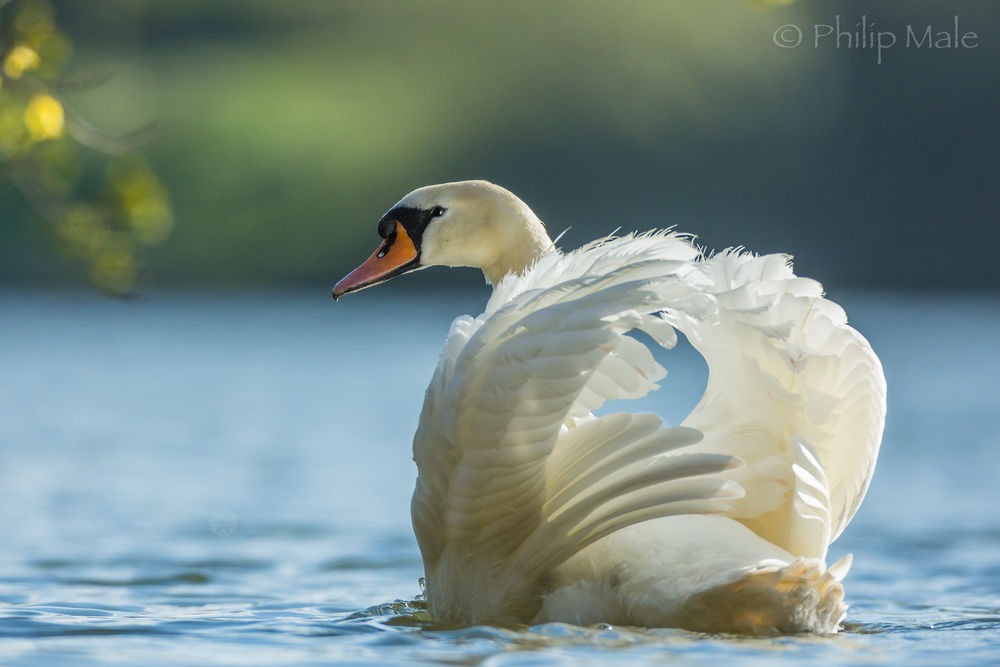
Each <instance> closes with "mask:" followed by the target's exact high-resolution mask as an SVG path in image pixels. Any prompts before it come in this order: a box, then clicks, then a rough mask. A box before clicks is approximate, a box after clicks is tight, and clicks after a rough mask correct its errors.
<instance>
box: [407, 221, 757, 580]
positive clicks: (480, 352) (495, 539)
mask: <svg viewBox="0 0 1000 667" xmlns="http://www.w3.org/2000/svg"><path fill="white" fill-rule="evenodd" d="M696 256H697V251H696V250H695V249H694V248H692V247H691V245H690V244H689V243H687V242H686V241H685V240H683V239H681V238H680V237H677V236H673V235H665V234H661V235H658V236H656V237H652V236H650V237H640V238H623V239H615V240H610V241H606V242H604V243H602V244H593V245H591V246H588V247H587V248H584V249H581V250H580V251H576V252H574V253H571V254H569V255H560V254H558V253H553V254H551V255H548V256H546V257H544V258H542V259H541V260H540V261H539V262H538V263H537V264H536V265H535V266H534V267H533V269H532V270H531V271H530V272H529V273H528V274H527V275H526V276H524V277H509V278H507V279H505V280H504V281H503V282H502V283H501V284H500V285H499V286H498V288H497V290H496V292H495V293H494V296H493V298H492V299H491V300H490V303H489V304H488V305H487V308H486V312H485V313H484V314H483V315H481V316H480V317H478V318H476V319H471V318H467V317H466V318H459V319H458V320H456V321H455V322H454V324H453V325H452V329H451V332H450V333H449V336H448V340H447V343H446V345H445V350H444V352H443V354H442V356H441V360H440V362H439V365H438V368H437V371H436V372H435V375H434V378H433V380H432V382H431V384H430V386H429V387H428V390H427V394H426V397H425V402H424V408H423V412H422V414H421V418H420V425H419V427H418V430H417V434H416V436H415V438H414V459H415V461H416V462H417V466H418V470H419V475H418V480H417V487H416V490H415V492H414V496H413V503H412V513H413V522H414V528H415V531H416V534H417V539H418V542H419V544H420V548H421V552H422V554H423V557H424V562H425V565H427V566H428V567H429V569H431V568H433V567H434V566H435V564H436V563H437V562H438V561H439V559H441V558H442V557H443V556H445V555H447V554H452V557H455V558H464V559H467V560H479V561H488V562H489V563H492V565H489V567H490V568H492V569H491V573H492V574H493V575H499V574H501V573H500V572H498V571H497V570H498V568H504V569H507V570H508V571H516V574H517V576H519V577H522V578H528V579H531V578H537V577H540V576H542V575H544V574H545V573H546V572H547V571H548V570H549V569H551V567H553V566H555V565H558V564H559V562H561V561H562V560H564V559H565V558H567V557H569V556H570V555H572V554H573V553H574V552H575V551H576V550H577V549H579V548H582V547H583V546H586V545H587V544H590V543H591V542H593V541H594V540H596V539H599V538H600V537H601V536H603V535H605V534H608V533H609V532H613V531H614V530H617V529H618V528H621V527H623V526H626V525H629V524H631V523H635V522H637V521H641V520H644V519H647V518H651V517H655V516H665V515H669V514H677V513H697V512H708V511H723V510H725V509H727V508H728V507H729V506H730V504H731V502H732V500H733V499H734V498H737V497H739V496H740V495H742V490H741V489H740V488H739V486H738V484H736V483H733V482H732V481H727V480H725V479H723V478H721V477H720V476H719V475H718V474H717V473H720V472H723V471H727V470H730V469H732V468H733V467H734V466H736V465H738V461H737V460H735V459H734V458H733V457H731V456H728V455H719V454H711V453H684V452H683V451H680V450H683V449H685V448H689V447H690V446H691V445H693V444H694V443H696V442H697V441H698V440H700V438H701V434H700V433H699V432H698V431H696V430H694V429H690V428H673V429H670V428H663V427H661V424H660V421H659V419H658V418H656V417H654V416H652V415H627V414H617V415H608V416H605V417H603V418H601V419H595V418H593V417H592V415H591V411H592V410H594V409H596V408H597V407H599V406H600V405H601V404H603V403H604V402H605V401H607V400H613V399H616V398H629V397H638V396H642V395H644V394H645V393H647V392H648V391H649V390H651V389H653V388H655V386H656V385H655V384H654V383H655V382H656V381H657V380H658V379H660V378H662V377H663V376H664V375H665V374H666V371H664V369H663V368H662V367H661V366H660V365H659V364H658V363H656V361H655V360H654V359H653V357H652V355H651V354H650V352H649V350H648V349H647V348H646V347H645V345H643V344H641V343H639V342H638V341H637V340H635V339H634V338H631V337H629V336H626V335H625V334H626V333H627V332H628V331H630V330H632V329H641V330H644V331H646V332H647V333H649V335H651V336H652V337H654V338H656V339H657V340H659V341H661V343H663V344H665V345H672V343H673V341H674V340H675V338H674V332H673V330H672V328H671V327H670V326H669V325H668V324H666V323H665V322H664V321H663V320H662V319H661V318H660V317H659V316H658V315H657V313H658V312H659V311H660V310H661V309H662V307H663V302H664V299H666V298H669V299H670V300H672V301H674V302H676V303H683V304H685V305H686V307H687V309H688V310H690V311H691V312H695V311H698V310H699V309H700V308H703V307H704V306H705V304H704V303H703V298H702V295H700V294H699V293H698V291H697V290H692V289H691V287H690V285H689V284H688V282H687V281H686V280H685V276H686V274H687V273H689V272H690V271H691V270H692V268H691V267H692V263H691V262H692V260H693V259H694V258H695V257H696ZM470 567H471V566H470Z"/></svg>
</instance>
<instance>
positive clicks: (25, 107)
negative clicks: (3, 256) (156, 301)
mask: <svg viewBox="0 0 1000 667" xmlns="http://www.w3.org/2000/svg"><path fill="white" fill-rule="evenodd" d="M71 51H72V43H71V42H70V40H69V38H68V37H67V36H66V35H65V34H64V33H62V32H61V31H60V30H59V29H58V27H57V26H56V23H55V15H54V11H53V9H52V6H51V5H50V4H49V3H48V2H47V1H46V0H13V1H11V0H0V63H2V65H0V178H2V179H3V180H4V181H5V182H6V183H7V184H8V185H9V186H10V187H12V188H14V189H15V190H16V191H18V192H19V193H20V194H21V195H22V197H23V199H24V200H25V202H27V204H28V205H29V207H30V208H31V209H32V211H33V213H34V215H33V216H31V217H34V218H35V219H38V220H40V221H41V222H42V223H43V224H45V225H46V227H47V232H48V236H49V237H50V239H51V241H52V243H53V246H54V248H55V249H56V251H58V252H59V253H61V254H63V255H65V256H68V257H70V258H72V259H74V260H75V261H78V262H80V263H82V264H83V265H84V266H85V267H86V271H87V275H88V277H89V279H90V281H91V282H92V283H93V284H95V285H96V286H98V287H100V288H101V289H103V290H105V291H108V292H111V293H115V294H125V293H128V292H129V291H130V290H131V289H132V288H133V286H134V284H135V281H136V279H137V277H138V274H139V269H140V259H139V255H140V250H141V248H142V247H143V246H148V245H152V244H155V243H158V242H160V241H162V240H163V239H165V238H166V237H167V235H168V234H169V232H170V228H171V226H172V224H173V214H172V211H171V208H170V203H169V200H168V197H167V193H166V190H165V189H164V187H163V185H162V184H161V182H160V180H159V179H158V178H157V176H156V174H155V173H154V172H153V171H152V169H151V168H150V167H149V165H148V163H147V162H146V161H145V160H144V159H143V158H142V157H141V156H140V155H139V154H138V153H136V152H135V150H136V149H137V148H138V147H139V146H140V145H142V144H144V143H146V142H148V141H149V140H150V139H152V138H153V136H154V135H155V133H156V130H157V126H156V123H150V124H148V125H146V126H143V127H141V128H138V129H137V130H134V131H132V132H129V133H128V134H126V135H124V136H112V135H110V134H108V133H106V132H103V131H101V130H100V129H98V128H97V127H95V126H94V125H92V124H91V123H89V122H88V121H87V120H86V119H84V118H82V117H81V116H80V115H79V114H77V113H76V112H74V111H73V109H72V108H71V107H69V106H68V105H67V104H66V102H65V100H64V99H63V96H64V95H65V94H68V93H72V92H78V91H81V90H87V89H90V88H93V87H95V86H99V85H100V84H102V83H103V82H105V81H106V80H107V79H108V78H109V75H108V74H107V73H101V74H98V75H84V76H80V75H77V76H73V77H67V76H64V75H63V74H62V70H63V67H64V65H65V64H66V62H67V61H68V59H69V56H70V53H71ZM83 149H90V150H92V151H96V152H98V153H99V154H102V155H104V156H106V157H105V158H104V160H103V162H104V163H105V165H104V166H105V168H104V174H103V177H102V179H101V182H100V185H99V186H98V187H97V188H96V189H95V188H91V190H92V192H85V191H84V190H85V188H84V187H83V186H82V184H81V172H82V162H83V157H84V156H83V154H82V153H83ZM26 219H27V218H26Z"/></svg>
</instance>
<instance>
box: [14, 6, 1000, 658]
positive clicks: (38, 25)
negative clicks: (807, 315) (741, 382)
mask: <svg viewBox="0 0 1000 667" xmlns="http://www.w3.org/2000/svg"><path fill="white" fill-rule="evenodd" d="M838 16H839V20H840V22H841V26H840V29H841V31H843V32H845V33H850V34H848V35H845V36H842V37H841V38H840V46H839V48H838V46H837V43H836V41H835V39H834V38H832V37H822V38H821V39H820V42H819V43H818V44H816V43H815V34H816V32H817V30H818V31H819V32H820V33H821V34H825V33H826V27H825V26H833V27H835V25H836V21H837V19H838ZM862 21H864V23H863V24H862ZM956 21H957V22H958V24H957V28H956V23H955V22H956ZM873 22H874V26H873V25H872V23H873ZM817 26H819V27H818V28H817ZM928 26H930V29H931V37H930V38H927V37H925V30H926V29H927V28H928ZM908 27H909V28H910V29H912V31H913V32H914V35H915V37H916V38H917V39H919V40H922V44H923V45H922V46H920V47H917V46H916V45H914V44H912V43H911V44H909V46H908V45H907V43H906V41H907V38H908V34H907V29H908ZM956 30H957V41H958V44H959V45H958V47H956V46H955V43H956V37H955V31H956ZM880 31H882V32H889V33H892V35H893V36H894V37H895V39H896V43H895V44H894V45H893V46H891V47H888V48H885V49H883V50H882V51H881V53H880V52H879V50H878V49H877V48H876V47H873V46H869V44H870V43H871V42H872V40H877V39H878V37H877V34H876V33H878V32H880ZM969 32H972V33H975V34H976V36H975V38H972V37H969V36H967V35H966V33H969ZM797 39H800V40H801V42H798V43H797V41H796V40H797ZM962 40H964V43H963V41H962ZM911 41H912V40H911ZM998 41H1000V4H997V3H989V2H981V1H979V0H975V1H973V0H969V1H959V2H951V3H947V4H946V3H936V2H914V1H913V0H882V1H881V2H879V3H877V4H876V3H866V2H858V1H853V0H843V1H840V2H837V3H835V4H831V3H828V2H822V1H820V0H799V1H798V2H785V1H777V0H773V1H765V0H759V1H751V0H746V1H742V0H732V1H730V2H711V3H710V2H703V1H702V0H676V1H672V2H663V1H660V0H649V1H640V0H629V1H628V2H614V3H613V2H597V1H594V2H584V1H577V0H549V1H547V2H534V1H533V0H509V1H503V2H500V1H486V2H470V1H463V0H431V1H428V2H419V3H418V2H411V3H405V2H389V1H387V0H335V1H333V0H297V1H296V2H273V1H271V0H241V1H239V2H237V1H236V0H213V2H200V1H197V0H171V1H170V2H153V1H151V0H150V1H136V0H88V1H87V2H71V1H69V0H65V1H58V2H57V1H55V0H48V1H46V0H11V1H6V2H5V1H4V0H0V380H2V381H0V638H3V639H4V640H5V641H3V642H0V662H3V663H4V664H15V663H18V662H24V663H28V664H50V663H52V662H55V663H59V662H67V663H71V664H91V663H102V662H114V661H122V660H124V661H126V662H133V663H138V662H144V663H146V664H182V663H192V664H205V663H207V662H212V663H216V662H227V661H228V662H232V663H234V664H254V663H256V664H275V663H276V662H279V661H280V662H296V661H298V662H307V663H312V662H315V661H318V660H319V661H324V660H336V659H348V660H351V661H353V662H370V663H373V664H392V663H398V664H412V662H413V661H415V660H425V661H433V660H446V661H449V662H452V663H461V664H474V663H476V662H477V661H478V660H481V659H485V658H486V657H488V656H492V657H493V658H494V661H493V662H491V663H490V664H503V661H504V660H505V659H507V658H510V659H511V660H513V661H515V662H516V659H517V656H518V654H519V653H522V654H523V652H525V651H529V652H530V651H534V650H544V651H548V653H546V655H545V656H544V658H545V659H551V658H554V657H555V658H558V657H562V658H565V659H566V660H567V661H570V662H572V663H573V664H585V662H586V660H587V659H592V660H594V661H595V662H594V664H604V662H602V659H601V657H600V655H599V652H598V653H595V651H597V650H598V649H599V648H600V649H601V650H603V649H606V648H608V647H613V648H614V647H619V646H620V645H628V646H632V647H633V649H634V650H637V651H640V652H639V653H637V654H633V656H635V655H639V656H641V655H642V654H641V650H640V649H635V646H637V645H643V646H652V648H653V650H654V652H658V653H656V656H659V657H656V656H653V657H656V659H660V658H662V652H663V651H672V652H677V653H681V654H683V656H686V657H687V658H689V659H691V660H693V661H709V662H719V661H725V660H729V659H731V658H733V657H735V656H737V655H738V656H739V659H740V660H741V662H746V661H747V660H752V659H754V658H756V659H758V660H759V661H760V663H761V664H773V662H772V661H773V660H774V659H776V656H777V655H778V654H777V653H775V652H774V651H773V649H775V646H777V645H770V644H766V643H762V644H755V643H752V642H742V643H739V644H738V645H734V644H732V643H728V642H727V641H726V640H724V639H716V640H712V641H708V640H704V639H703V638H695V639H697V641H695V639H692V638H691V637H689V636H687V635H685V634H683V633H674V634H669V633H668V634H666V635H663V634H657V635H641V636H639V635H636V636H633V635H628V634H615V633H614V632H611V633H610V634H609V633H608V632H604V631H601V632H598V631H597V630H595V631H594V633H597V634H594V633H591V634H587V632H589V631H587V632H584V631H583V630H580V631H579V633H582V634H573V633H574V632H577V631H575V630H574V631H572V632H571V631H566V630H559V629H558V628H557V629H555V630H552V629H548V630H546V629H545V628H542V629H535V630H532V631H531V632H527V633H521V632H514V631H510V632H507V631H505V630H504V631H501V630H499V629H495V630H470V631H468V632H465V631H456V632H454V633H451V634H449V633H448V632H439V633H435V632H434V631H420V630H419V627H414V626H415V625H416V626H419V608H420V602H419V600H417V599H416V596H417V595H418V593H419V588H418V585H417V579H418V577H420V576H421V575H422V571H421V570H422V568H421V563H420V558H419V554H418V553H417V549H416V545H415V543H414V540H413V537H412V533H411V529H410V525H409V513H408V500H409V495H410V493H411V490H412V483H413V478H414V473H415V471H414V468H413V464H412V461H411V460H410V451H409V447H410V439H411V437H412V433H413V430H414V428H415V424H416V422H417V418H418V415H419V411H420V407H421V402H422V398H423V391H424V387H425V386H426V383H427V381H428V379H429V377H430V375H431V373H432V372H433V368H434V365H435V363H436V361H437V355H438V352H439V350H440V347H441V344H442V342H443V340H444V336H445V334H446V332H447V329H448V324H449V322H450V320H451V318H453V317H455V316H456V315H458V314H461V313H466V312H468V313H478V312H480V310H481V308H482V306H483V304H484V302H485V299H486V298H487V297H488V294H489V289H488V287H486V286H485V285H484V283H483V279H482V276H481V274H479V273H478V272H477V271H474V270H471V269H463V270H452V269H440V268H439V269H431V270H427V271H421V272H419V273H416V274H411V275H407V276H406V277H404V278H401V279H399V280H395V281H392V282H391V283H389V284H387V285H384V286H381V287H379V288H378V289H374V290H370V291H365V292H364V293H363V294H359V295H352V296H350V297H348V298H346V299H344V300H343V301H342V302H341V303H338V304H336V305H334V304H333V303H332V301H331V299H330V288H331V287H332V285H333V284H334V282H336V280H338V279H339V278H341V277H342V276H343V275H344V274H346V273H347V272H348V271H349V270H351V269H352V268H354V267H355V266H356V265H357V264H358V263H359V262H360V261H362V260H363V259H364V258H365V257H367V256H368V255H369V253H370V252H371V251H372V249H373V248H374V246H375V244H376V241H377V240H378V237H377V234H376V231H375V224H376V222H377V220H378V219H379V217H380V216H381V215H382V213H383V212H384V211H386V210H387V209H389V208H390V207H391V206H392V205H393V204H394V203H395V202H396V201H397V200H399V199H400V198H401V197H402V196H403V195H404V194H406V193H407V192H409V191H410V190H412V189H413V188H416V187H418V186H421V185H425V184H429V183H435V182H442V181H447V180H459V179H467V178H486V179H489V180H492V181H494V182H496V183H499V184H501V185H504V186H506V187H507V188H509V189H511V190H512V191H514V192H515V193H517V194H518V195H520V196H521V197H522V198H523V199H524V200H525V201H526V202H527V203H528V204H529V205H530V206H531V207H532V208H533V209H534V210H535V211H536V212H537V213H538V214H539V216H540V217H541V218H542V219H543V220H544V221H545V222H546V224H547V226H548V228H549V231H550V232H551V233H552V234H553V235H555V234H558V233H559V232H562V231H563V230H566V229H568V230H569V231H568V232H567V233H566V234H565V236H563V239H562V241H561V246H562V247H563V248H565V249H571V248H574V247H576V246H579V245H581V244H583V243H584V242H586V241H589V240H591V239H593V238H595V237H597V236H600V235H604V234H607V233H609V232H612V231H613V230H615V229H617V228H621V229H623V230H626V231H628V230H633V229H637V230H645V229H649V228H653V227H676V228H677V229H679V230H681V231H685V232H690V233H694V234H696V235H697V236H698V239H699V242H700V243H701V244H703V245H705V246H706V247H708V248H709V249H722V248H725V247H729V246H733V245H744V246H746V247H747V248H749V249H751V250H754V251H757V252H761V253H767V252H786V253H790V254H792V255H794V257H795V262H796V271H797V273H799V274H800V275H806V276H811V277H815V278H817V279H819V280H821V281H822V282H823V283H824V285H825V286H826V288H827V290H828V293H829V295H830V297H831V298H833V299H834V300H836V301H837V302H838V303H841V304H842V305H843V306H845V308H846V310H847V312H848V315H849V317H850V319H851V322H852V323H853V324H854V325H855V326H856V327H857V328H858V329H859V330H860V331H861V332H862V333H863V334H864V335H866V336H867V337H868V338H869V339H870V340H871V342H872V345H873V347H874V348H875V350H876V352H877V353H878V354H879V355H880V357H881V359H882V361H883V363H884V365H885V371H886V376H887V379H888V383H889V418H888V423H887V428H886V433H885V439H884V442H883V447H882V452H881V455H880V462H879V466H878V468H877V470H876V474H875V478H874V481H873V483H872V487H871V490H870V492H869V495H868V498H867V500H866V502H865V504H864V505H863V506H862V509H861V511H860V512H859V514H858V515H857V517H856V519H855V521H854V522H853V523H852V524H851V526H850V527H849V528H848V530H847V531H846V532H845V534H844V536H843V538H841V539H840V540H839V541H838V542H836V543H835V544H834V546H833V547H832V549H831V559H835V558H839V557H840V556H842V555H844V554H845V553H847V552H851V551H852V552H854V554H855V566H854V569H853V570H852V573H851V575H850V578H849V579H848V580H847V591H848V602H849V603H850V604H851V605H852V609H851V613H850V615H849V616H848V621H849V623H850V624H851V625H849V626H848V629H849V630H851V632H850V633H848V635H847V636H846V639H843V640H833V639H830V641H829V642H828V641H826V640H819V639H816V640H815V641H813V640H801V641H800V640H794V641H793V640H788V641H787V642H785V643H782V644H781V645H780V650H781V652H782V653H781V655H785V656H792V657H791V659H792V660H794V661H795V662H796V664H806V663H809V662H817V663H819V662H822V663H824V664H827V663H828V662H829V661H830V660H834V661H838V660H839V661H841V662H845V663H853V662H857V661H858V660H864V661H868V662H886V663H891V664H899V663H901V662H904V661H907V660H912V661H915V662H927V661H931V662H948V663H949V664H957V663H958V662H962V661H963V659H964V660H965V661H967V662H968V663H969V664H986V663H989V662H993V661H995V660H996V659H997V656H998V655H1000V644H998V640H997V639H996V638H997V637H1000V632H998V631H1000V583H998V582H1000V513H998V512H997V510H996V508H997V507H1000V490H998V489H997V486H996V483H995V475H996V470H997V469H1000V447H997V436H996V434H997V433H998V432H1000V385H998V384H997V382H996V377H997V376H998V375H1000V355H998V354H997V341H998V340H1000V296H998V293H997V292H996V290H997V288H998V287H1000V262H997V261H996V259H995V258H996V256H997V247H998V244H1000V225H998V222H1000V219H998V212H997V193H998V192H1000V159H998V157H1000V154H998V151H1000V122H998V118H1000V113H998V112H1000V50H998ZM932 42H933V44H934V46H933V47H932V46H931V43H932ZM779 43H780V44H779ZM796 43H797V44H798V45H797V46H796ZM880 59H881V62H879V60H880ZM114 296H129V297H135V298H110V297H114ZM657 357H658V359H659V360H660V361H661V363H663V364H664V365H665V366H666V367H667V368H668V369H669V370H670V377H669V378H668V379H667V380H666V381H665V382H664V383H663V388H662V389H661V390H660V391H658V392H656V393H655V395H652V396H650V397H648V398H646V399H644V400H643V401H642V402H641V403H640V404H639V405H637V406H636V408H637V409H643V410H653V411H656V412H658V413H659V414H661V415H663V416H665V417H666V419H667V420H668V421H670V422H672V423H676V422H678V421H680V420H681V419H683V417H684V415H685V414H686V413H687V411H688V410H689V409H690V408H691V407H693V406H694V404H695V403H696V402H697V400H698V398H699V397H700V395H701V392H702V388H703V386H704V384H705V381H706V377H707V371H706V369H705V366H704V363H703V362H702V361H701V359H700V357H698V355H697V354H696V353H695V352H694V351H693V350H692V349H691V348H690V347H689V346H687V345H686V344H685V343H683V341H682V343H681V345H679V346H678V349H676V350H674V351H672V352H670V353H666V352H663V351H658V352H657ZM397 598H400V599H403V600H405V601H406V602H399V603H393V604H384V603H390V602H391V601H393V600H396V599H397ZM400 618H403V619H404V620H403V621H400ZM406 619H409V620H406ZM470 633H471V634H470ZM477 633H478V634H477ZM551 633H554V634H551ZM178 636H181V637H183V638H184V640H185V641H184V642H183V644H181V643H178V642H177V641H176V638H177V637H178ZM913 640H919V641H913ZM556 646H558V647H559V648H554V647H556ZM602 647H603V648H602ZM616 650H617V649H616ZM552 651H556V653H553V652H552ZM832 651H839V652H840V653H831V652H832ZM560 652H561V653H560ZM505 656H506V657H505ZM595 656H596V657H595ZM831 656H832V657H831ZM935 656H936V657H935ZM637 659H638V658H637ZM529 662H530V660H529Z"/></svg>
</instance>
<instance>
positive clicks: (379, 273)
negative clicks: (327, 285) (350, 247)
mask: <svg viewBox="0 0 1000 667" xmlns="http://www.w3.org/2000/svg"><path fill="white" fill-rule="evenodd" d="M418 261H419V253H417V248H416V246H414V245H413V239H411V238H410V235H409V234H407V233H406V229H405V228H404V227H403V225H402V224H400V223H399V221H397V222H396V229H395V231H394V232H393V233H392V234H391V235H390V236H389V237H388V238H386V239H385V241H383V242H382V245H380V246H379V247H378V249H377V250H376V251H375V252H374V253H373V254H372V256H371V257H369V258H368V259H366V260H365V261H364V263H363V264H362V265H361V266H359V267H358V268H356V269H354V270H353V271H351V272H350V273H348V274H347V275H346V276H344V279H343V280H341V281H340V282H339V283H337V284H336V286H335V287H334V288H333V300H334V301H336V300H337V299H339V298H340V297H342V296H344V295H345V294H347V293H349V292H357V291H358V290H360V289H364V288H366V287H371V286H372V285H378V284H379V283H384V282H385V281H386V280H389V279H390V278H394V277H396V276H398V275H399V274H401V273H406V272H407V271H410V270H412V269H415V268H417V264H418Z"/></svg>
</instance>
